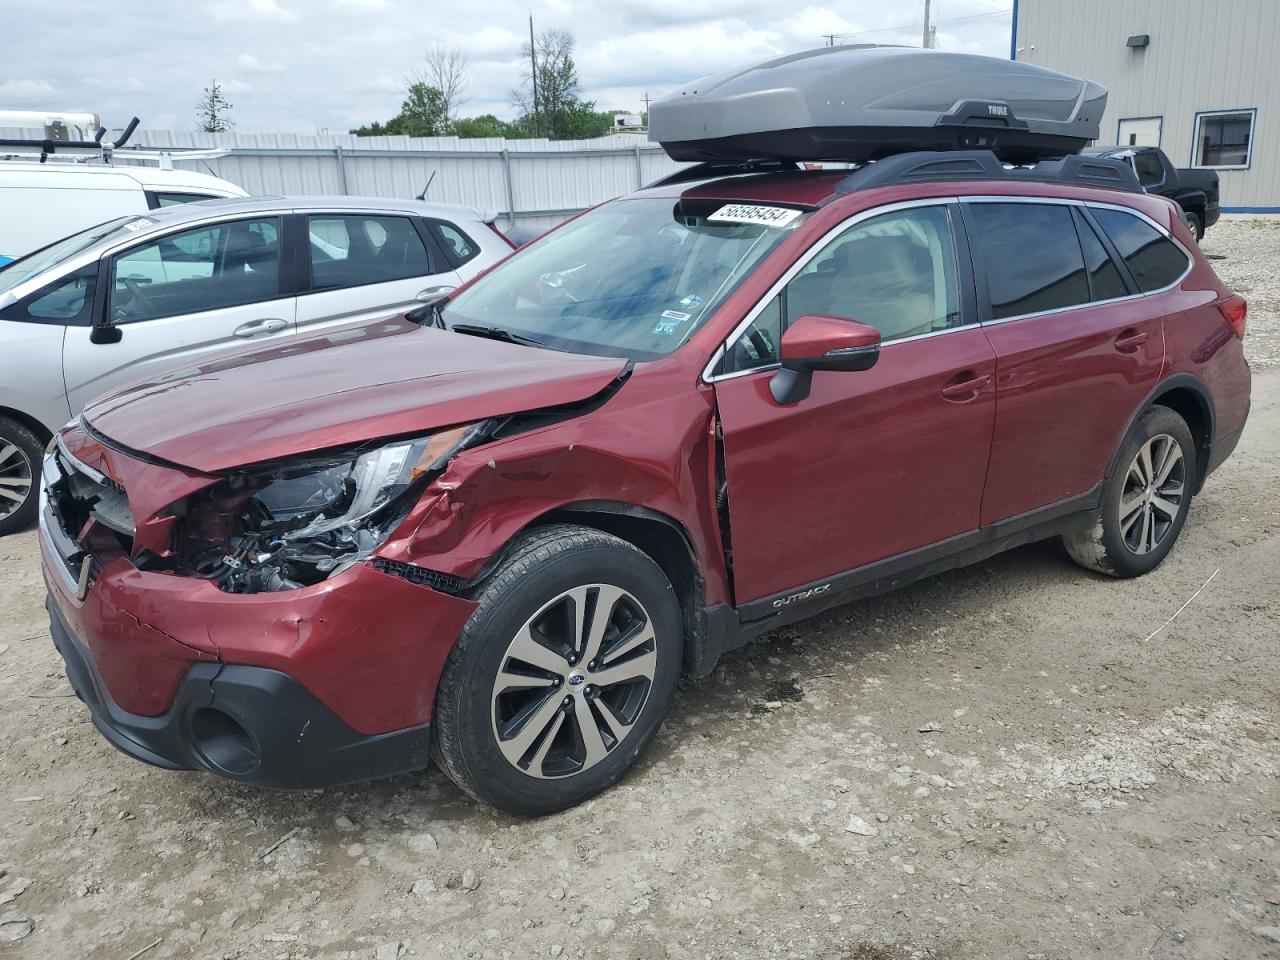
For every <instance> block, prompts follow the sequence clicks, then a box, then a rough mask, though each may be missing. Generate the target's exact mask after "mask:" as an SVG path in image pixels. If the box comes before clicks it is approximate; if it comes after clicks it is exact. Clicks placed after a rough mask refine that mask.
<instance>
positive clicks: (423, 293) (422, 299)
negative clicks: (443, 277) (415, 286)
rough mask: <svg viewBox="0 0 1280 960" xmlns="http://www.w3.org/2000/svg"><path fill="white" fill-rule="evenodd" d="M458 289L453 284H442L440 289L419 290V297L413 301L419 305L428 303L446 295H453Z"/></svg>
mask: <svg viewBox="0 0 1280 960" xmlns="http://www.w3.org/2000/svg"><path fill="white" fill-rule="evenodd" d="M457 289H458V288H457V287H456V286H454V285H453V284H449V283H442V284H441V285H440V286H438V287H427V288H426V289H425V290H419V291H418V294H417V296H415V297H414V298H413V299H415V300H417V301H418V302H419V303H426V302H427V301H428V300H434V299H435V298H436V297H439V296H442V295H443V294H446V293H452V292H453V291H454V290H457Z"/></svg>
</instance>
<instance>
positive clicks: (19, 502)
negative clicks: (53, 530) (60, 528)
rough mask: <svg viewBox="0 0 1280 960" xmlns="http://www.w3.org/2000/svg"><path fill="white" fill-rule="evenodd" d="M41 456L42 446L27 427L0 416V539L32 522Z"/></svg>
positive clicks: (38, 483)
mask: <svg viewBox="0 0 1280 960" xmlns="http://www.w3.org/2000/svg"><path fill="white" fill-rule="evenodd" d="M43 455H44V444H43V443H42V442H41V441H40V438H39V437H37V436H36V435H35V433H33V432H32V431H31V429H30V428H29V427H27V426H26V425H25V424H21V423H19V422H18V421H16V420H11V419H10V418H9V417H0V537H2V536H5V535H6V534H9V533H15V532H17V531H18V530H21V529H22V528H23V527H25V526H27V525H29V524H30V523H31V521H32V520H34V519H35V516H36V508H37V506H38V504H39V502H40V494H39V489H40V464H41V461H42V458H43Z"/></svg>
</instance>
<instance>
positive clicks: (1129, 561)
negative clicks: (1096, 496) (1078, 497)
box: [1062, 406, 1199, 577]
mask: <svg viewBox="0 0 1280 960" xmlns="http://www.w3.org/2000/svg"><path fill="white" fill-rule="evenodd" d="M1116 462H1117V467H1116V471H1115V473H1114V474H1113V475H1112V476H1111V477H1110V478H1108V480H1107V482H1106V484H1105V486H1104V487H1103V491H1102V509H1101V512H1100V514H1099V516H1098V519H1097V522H1096V523H1094V525H1093V526H1092V527H1090V528H1089V529H1088V530H1082V531H1080V532H1078V533H1070V534H1065V535H1064V536H1063V538H1062V542H1063V544H1064V545H1065V546H1066V548H1067V553H1069V554H1070V555H1071V559H1073V560H1074V561H1075V562H1076V563H1078V564H1080V565H1081V566H1082V567H1086V568H1088V569H1089V570H1096V571H1097V572H1098V573H1105V574H1107V575H1108V576H1111V577H1140V576H1142V575H1143V574H1144V573H1148V572H1150V571H1151V570H1154V569H1155V568H1156V567H1157V566H1159V564H1160V561H1162V560H1163V559H1164V558H1165V557H1166V556H1168V554H1169V551H1170V550H1172V549H1173V545H1174V543H1175V542H1176V541H1177V539H1178V535H1179V534H1180V533H1181V532H1182V527H1183V525H1184V524H1185V523H1186V522H1187V512H1188V511H1189V510H1190V508H1191V491H1192V489H1193V488H1194V487H1195V481H1196V477H1198V476H1199V473H1198V472H1197V470H1198V464H1197V463H1196V445H1195V441H1194V439H1193V438H1192V436H1191V430H1190V429H1189V428H1188V427H1187V423H1186V421H1185V420H1183V419H1182V418H1181V417H1180V416H1178V415H1177V414H1176V413H1174V412H1173V411H1172V410H1170V409H1169V408H1168V407H1161V406H1155V407H1152V408H1151V409H1150V410H1148V411H1147V412H1146V413H1144V414H1143V415H1142V416H1141V417H1139V418H1138V422H1137V423H1135V424H1134V425H1133V428H1132V429H1131V430H1130V431H1129V435H1128V436H1127V437H1125V441H1124V443H1123V444H1122V445H1121V448H1120V456H1119V458H1118V459H1117V461H1116Z"/></svg>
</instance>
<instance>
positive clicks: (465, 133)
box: [453, 113, 525, 140]
mask: <svg viewBox="0 0 1280 960" xmlns="http://www.w3.org/2000/svg"><path fill="white" fill-rule="evenodd" d="M453 132H454V134H455V135H457V136H459V137H473V138H477V137H504V138H506V139H508V140H511V139H514V138H516V137H523V136H524V135H525V134H524V131H523V130H521V129H520V128H519V127H518V126H517V125H516V124H514V123H510V122H508V121H506V120H500V119H498V118H497V117H495V116H494V115H493V114H492V113H485V114H481V115H480V116H478V117H463V118H461V119H459V120H457V121H455V122H454V125H453Z"/></svg>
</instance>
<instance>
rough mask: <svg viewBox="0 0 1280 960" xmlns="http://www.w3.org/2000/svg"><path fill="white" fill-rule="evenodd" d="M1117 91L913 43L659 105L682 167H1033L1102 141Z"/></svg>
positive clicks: (655, 111) (743, 76) (817, 55)
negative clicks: (898, 162) (924, 157)
mask: <svg viewBox="0 0 1280 960" xmlns="http://www.w3.org/2000/svg"><path fill="white" fill-rule="evenodd" d="M1106 105H1107V91H1106V90H1105V89H1104V88H1102V87H1100V86H1099V85H1098V84H1096V83H1092V82H1090V81H1088V80H1081V79H1079V78H1077V77H1070V76H1067V75H1066V74H1062V73H1055V72H1054V71H1052V70H1045V69H1044V68H1042V67H1036V66H1032V65H1031V64H1027V63H1018V62H1016V61H1011V60H1000V59H996V58H995V57H980V56H975V55H973V54H968V53H947V52H944V51H940V50H921V49H916V48H912V47H881V46H844V47H823V48H821V49H818V50H810V51H807V52H805V53H797V54H793V55H792V56H788V57H780V58H778V59H776V60H770V61H767V62H765V63H761V64H757V65H755V66H752V67H747V68H746V69H743V70H739V71H736V72H734V73H728V74H722V75H720V76H717V77H707V78H704V79H702V80H695V81H694V82H693V83H690V84H688V85H687V86H684V87H682V88H681V89H679V90H676V91H675V92H673V93H671V94H668V95H667V96H665V97H663V98H662V99H660V100H657V101H655V102H654V103H653V105H652V107H651V108H650V113H649V139H650V140H656V141H657V142H659V143H661V144H662V146H663V148H664V149H665V150H666V151H667V153H668V155H670V157H671V158H672V159H673V160H703V161H734V160H753V159H761V158H779V159H784V160H848V161H852V162H855V163H861V162H864V161H867V160H875V159H878V158H880V157H886V156H890V155H892V154H896V153H904V152H907V151H911V150H991V151H993V152H994V153H995V154H996V156H998V157H1000V158H1001V159H1002V160H1006V161H1010V162H1017V163H1026V162H1033V161H1036V160H1040V159H1044V158H1046V157H1061V156H1064V155H1066V154H1071V153H1076V152H1078V151H1079V150H1080V149H1081V148H1082V147H1084V146H1085V145H1086V144H1087V143H1088V142H1089V141H1090V140H1096V139H1097V137H1098V126H1099V123H1100V121H1101V120H1102V112H1103V110H1104V109H1105V108H1106Z"/></svg>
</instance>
